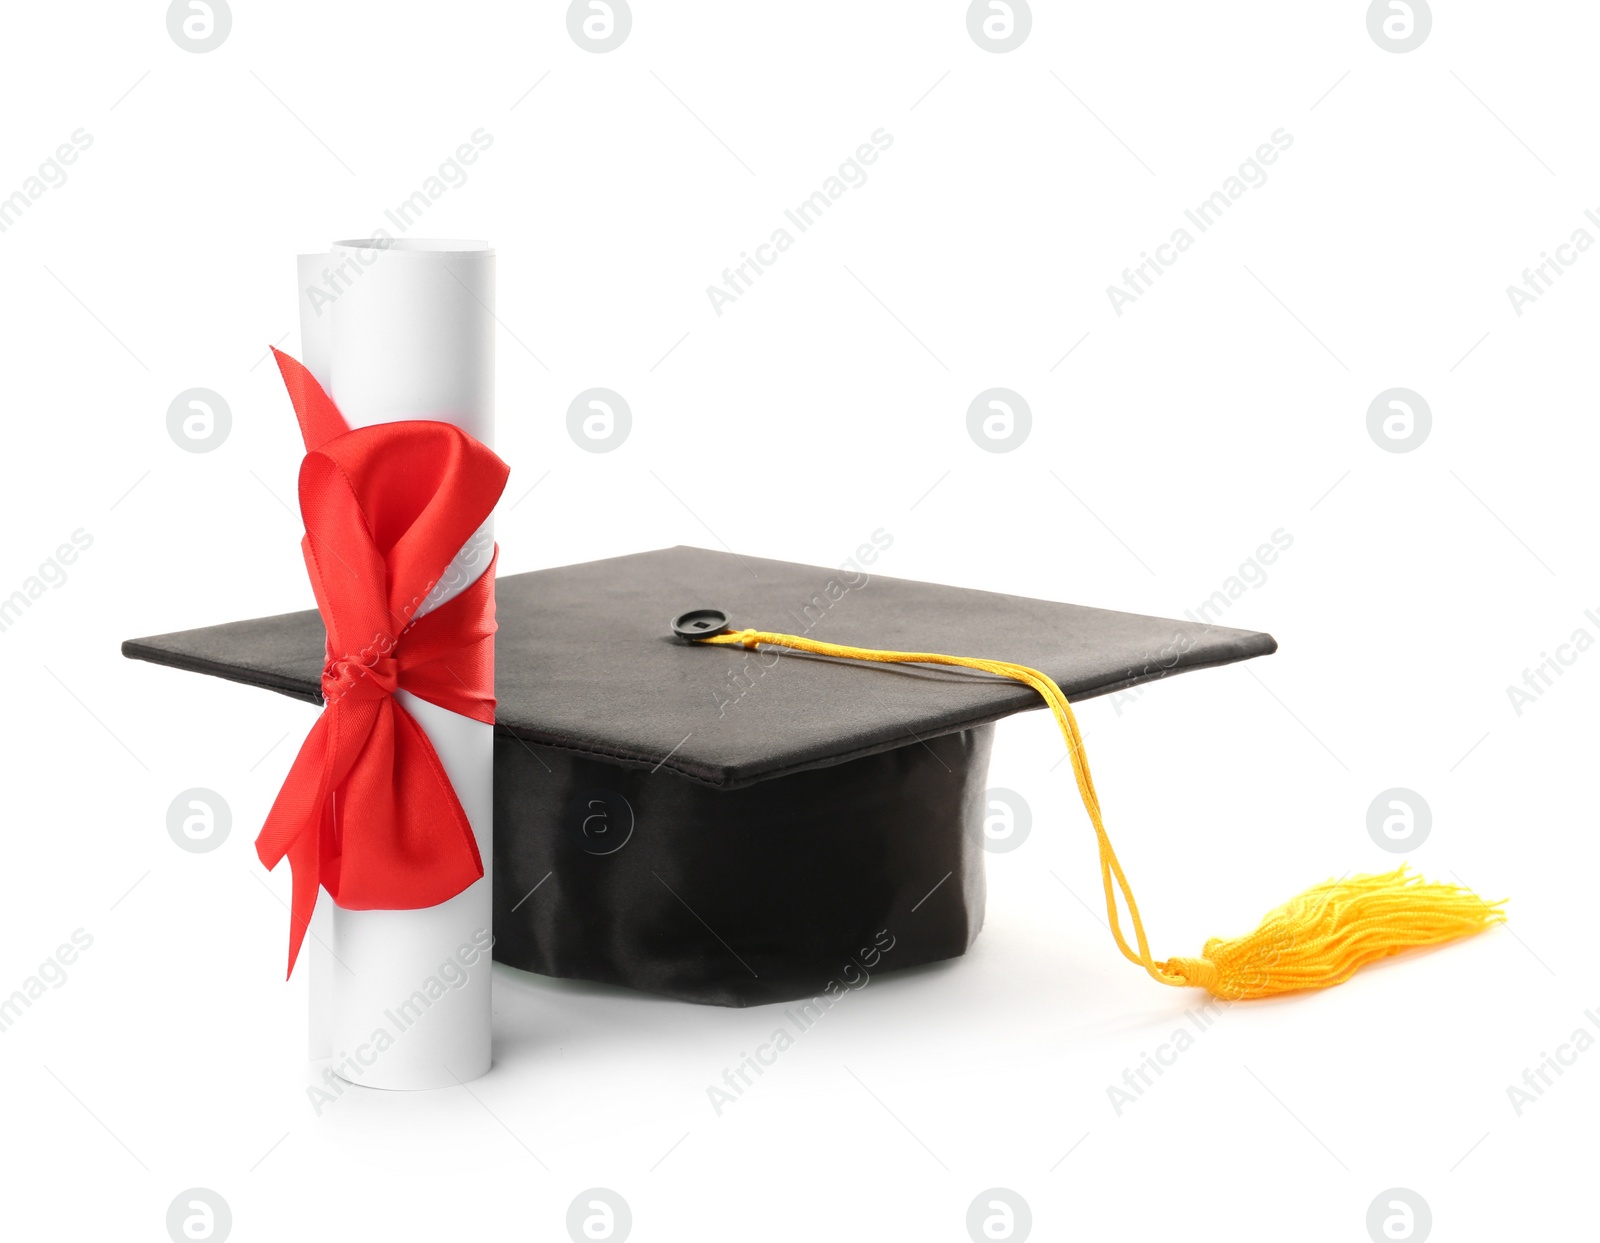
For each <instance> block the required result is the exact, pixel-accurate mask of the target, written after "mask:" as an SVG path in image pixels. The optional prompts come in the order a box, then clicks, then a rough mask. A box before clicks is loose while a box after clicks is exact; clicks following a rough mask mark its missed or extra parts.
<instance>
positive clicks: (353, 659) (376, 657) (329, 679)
mask: <svg viewBox="0 0 1600 1243" xmlns="http://www.w3.org/2000/svg"><path fill="white" fill-rule="evenodd" d="M384 639H385V640H387V642H388V643H389V644H390V647H389V651H388V652H377V651H373V652H371V654H368V652H365V651H364V652H360V653H357V654H356V655H354V656H343V657H339V658H337V659H336V658H335V657H333V656H329V657H328V663H327V664H325V665H323V666H322V702H323V703H324V704H325V705H326V706H328V707H332V706H333V705H334V704H336V703H338V702H339V701H340V700H342V699H344V698H345V697H346V696H348V695H351V694H356V695H358V696H359V697H361V698H364V699H382V698H383V697H384V696H386V695H393V694H394V693H395V691H397V690H399V689H400V662H399V661H398V660H396V659H395V657H394V656H393V655H392V654H390V653H392V651H393V644H394V640H393V639H389V638H388V636H384Z"/></svg>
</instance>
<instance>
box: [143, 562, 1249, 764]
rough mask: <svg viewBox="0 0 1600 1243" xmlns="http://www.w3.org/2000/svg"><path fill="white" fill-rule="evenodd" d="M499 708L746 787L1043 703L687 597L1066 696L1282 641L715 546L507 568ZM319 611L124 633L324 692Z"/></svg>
mask: <svg viewBox="0 0 1600 1243" xmlns="http://www.w3.org/2000/svg"><path fill="white" fill-rule="evenodd" d="M496 599H497V613H498V619H499V627H500V629H499V633H498V634H497V635H496V637H495V670H496V672H495V690H496V695H497V697H498V700H499V704H498V708H497V711H496V716H497V720H498V724H499V726H500V728H501V730H502V731H505V732H509V733H511V734H514V735H516V736H517V737H520V738H522V739H524V740H526V741H529V742H533V743H538V744H542V745H544V746H549V747H554V748H558V749H562V750H567V751H571V752H574V753H577V754H581V755H588V756H591V757H593V758H596V759H606V760H611V761H614V762H617V763H621V764H624V765H628V766H635V765H642V766H644V767H647V768H651V769H655V768H657V767H659V768H660V769H661V770H662V771H672V772H675V773H677V774H679V775H681V776H684V777H687V778H690V779H692V780H694V781H698V782H703V783H705V784H707V785H711V786H715V787H719V788H724V789H735V788H739V787H742V786H747V785H750V784H752V783H755V782H759V781H765V780H768V779H770V778H774V777H781V776H783V775H785V774H788V773H793V772H798V771H801V770H804V769H808V768H819V767H824V766H827V765H831V764H838V763H843V762H845V761H847V760H851V759H855V758H858V757H860V756H866V755H872V754H875V753H878V752H882V751H887V750H891V749H893V748H897V747H903V746H906V745H915V744H916V743H917V742H919V741H922V740H925V739H928V738H933V737H938V736H941V735H944V734H949V733H953V732H956V731H959V730H963V729H967V728H970V727H972V726H976V725H981V724H986V723H988V722H992V721H997V720H999V719H1001V718H1002V717H1006V716H1009V715H1011V714H1012V713H1014V712H1019V711H1023V710H1027V709H1031V708H1037V707H1041V706H1042V701H1041V700H1040V698H1039V697H1038V696H1037V695H1036V694H1035V693H1034V692H1033V691H1031V690H1029V689H1028V688H1027V687H1025V686H1021V685H1018V684H1017V683H1015V682H1008V681H1001V680H998V679H994V678H990V677H987V676H985V675H981V674H971V673H969V672H968V671H966V670H960V669H956V670H947V669H938V670H935V669H930V668H928V667H926V666H916V667H912V668H908V667H905V666H900V667H896V668H888V667H884V666H881V665H863V664H859V663H850V662H839V661H833V660H828V659H824V658H819V657H814V656H809V655H805V654H802V653H795V652H783V653H781V654H779V653H777V652H772V651H763V652H761V653H759V654H758V653H754V652H747V651H745V650H744V649H743V648H739V647H706V646H702V645H696V644H691V643H685V642H683V641H681V640H679V639H676V638H674V637H673V635H672V632H671V620H672V618H673V617H675V616H677V615H678V614H680V613H684V612H686V611H688V610H690V609H693V608H699V607H715V608H719V609H722V610H724V611H725V612H726V613H727V614H728V616H729V618H730V622H731V625H732V626H733V627H734V628H736V629H737V628H743V627H746V626H748V627H753V628H757V629H763V630H775V631H787V632H789V633H793V634H802V635H806V636H808V637H810V638H814V639H819V640H823V641H826V642H829V643H839V644H849V645H854V646H859V647H871V648H887V649H896V650H900V651H923V652H940V653H945V654H949V655H959V656H981V657H989V658H993V659H997V660H1007V661H1014V662H1017V663H1019V664H1024V665H1029V666H1032V667H1034V668H1036V669H1039V670H1042V671H1043V672H1045V673H1047V674H1049V675H1050V676H1051V677H1052V678H1054V679H1055V680H1056V682H1057V683H1059V684H1060V686H1061V689H1062V690H1063V691H1064V692H1065V693H1066V695H1067V697H1068V699H1069V700H1079V699H1086V698H1090V697H1092V696H1095V695H1103V694H1106V693H1108V692H1110V691H1115V690H1119V689H1121V688H1123V687H1127V686H1133V685H1136V684H1138V683H1141V682H1149V681H1153V680H1155V679H1157V678H1161V677H1165V676H1169V675H1170V674H1173V673H1179V672H1183V671H1186V670H1190V669H1200V668H1205V667H1208V666H1212V665H1223V664H1229V663H1232V662H1233V661H1238V660H1246V659H1249V658H1250V657H1253V656H1265V655H1268V654H1270V653H1271V652H1273V651H1275V650H1276V649H1277V644H1276V642H1275V641H1274V640H1273V638H1272V636H1270V635H1267V634H1260V633H1256V632H1253V631H1247V630H1233V629H1228V628H1225V627H1220V626H1210V625H1205V624H1202V623H1199V622H1193V621H1175V620H1165V619H1162V618H1156V617H1145V616H1140V615H1138V614H1133V613H1118V612H1112V611H1109V610H1106V609H1095V608H1085V607H1082V606H1079V605H1074V604H1056V603H1051V602H1048V601H1043V600H1033V599H1028V598H1026V597H1022V596H1010V595H1000V594H996V593H993V592H986V591H973V590H968V589H965V588H957V587H942V586H937V585H934V584H929V583H919V582H912V581H908V580H905V579H896V578H888V577H885V576H882V575H878V574H874V573H872V572H871V571H870V570H869V569H857V568H855V567H854V566H853V565H852V566H850V567H847V568H843V569H836V570H829V569H823V568H819V567H816V566H805V565H795V564H792V563H789V562H784V561H769V560H765V559H762V558H758V557H743V556H737V555H734V554H731V553H725V552H715V551H711V550H707V549H703V548H689V547H678V548H666V549H659V550H657V551H655V552H646V553H638V554H634V555H632V556H625V557H613V558H611V559H609V560H605V561H594V562H589V563H587V564H583V565H571V566H562V567H559V568H556V569H549V570H535V571H533V572H531V573H526V574H512V575H507V576H505V577H502V578H501V579H499V581H498V582H497V584H496ZM324 642H325V640H324V632H323V628H322V622H321V619H320V618H319V617H318V615H317V614H316V612H315V611H307V612H302V613H286V614H282V615H279V616H276V617H263V618H258V619H256V620H253V621H244V622H232V623H229V624H226V625H221V626H208V627H205V628H203V629H199V630H186V631H180V632H177V633H175V634H166V635H156V636H152V637H150V638H144V639H131V640H129V641H128V642H126V643H124V644H123V648H122V650H123V654H124V655H126V656H129V657H132V658H134V659H138V660H148V661H153V662H155V663H156V664H162V665H170V666H173V667H175V668H180V669H188V670H192V671H195V672H200V673H209V674H213V675H216V676H219V677H223V678H227V679H229V680H231V681H236V682H244V683H246V684H249V685H252V686H261V687H265V688H267V689H270V690H275V691H279V692H281V693H283V694H287V695H291V696H294V697H296V698H299V699H304V700H306V701H308V702H310V703H319V702H321V697H320V690H319V686H320V677H321V671H322V664H323V659H324V652H323V647H324Z"/></svg>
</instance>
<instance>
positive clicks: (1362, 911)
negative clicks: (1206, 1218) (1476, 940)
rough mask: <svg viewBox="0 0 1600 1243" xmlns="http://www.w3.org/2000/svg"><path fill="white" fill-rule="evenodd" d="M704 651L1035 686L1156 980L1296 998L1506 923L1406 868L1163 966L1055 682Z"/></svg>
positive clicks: (1241, 994) (1005, 667)
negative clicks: (1375, 965)
mask: <svg viewBox="0 0 1600 1243" xmlns="http://www.w3.org/2000/svg"><path fill="white" fill-rule="evenodd" d="M699 641H700V642H704V643H715V644H719V645H720V644H735V643H737V644H740V645H742V646H744V647H747V648H752V649H753V648H755V647H757V646H759V645H760V644H763V643H765V644H769V645H771V646H773V647H787V648H792V649H793V650H795V651H799V652H812V653H815V654H816V655H819V656H832V657H835V658H836V659H841V660H866V661H874V662H877V663H881V664H896V665H910V664H918V665H957V666H960V667H962V668H966V669H978V670H982V671H983V672H984V673H990V674H993V675H995V676H996V677H1002V678H1010V679H1011V680H1012V681H1014V682H1021V683H1022V684H1023V685H1024V686H1029V687H1032V688H1033V689H1034V690H1035V691H1037V692H1038V693H1039V695H1040V696H1041V697H1042V698H1043V699H1044V701H1045V703H1046V704H1047V705H1049V708H1050V711H1051V714H1052V715H1054V717H1055V719H1056V724H1057V725H1059V726H1060V727H1061V736H1062V737H1063V738H1064V739H1066V743H1067V754H1068V755H1069V756H1070V757H1071V759H1072V773H1073V776H1074V777H1075V778H1076V779H1077V783H1078V795H1079V797H1080V798H1081V799H1082V800H1083V808H1084V810H1085V811H1086V812H1088V813H1089V823H1090V824H1091V825H1092V826H1093V827H1094V833H1095V839H1096V841H1097V842H1098V843H1099V847H1100V879H1101V882H1102V884H1103V886H1104V889H1105V896H1106V915H1107V916H1108V917H1109V921H1110V925H1111V936H1112V938H1113V939H1114V940H1115V941H1116V943H1117V948H1118V949H1119V950H1121V951H1122V954H1123V957H1125V958H1127V959H1128V961H1129V962H1133V963H1137V964H1138V965H1139V966H1141V967H1143V968H1144V969H1145V971H1147V972H1148V973H1149V975H1150V977H1151V978H1152V979H1154V980H1156V981H1158V982H1160V983H1162V984H1170V985H1173V986H1174V987H1191V988H1203V989H1206V990H1207V991H1209V992H1211V993H1212V994H1214V995H1215V996H1217V997H1222V998H1226V999H1228V1000H1244V999H1246V998H1251V997H1270V996H1272V995H1274V994H1276V993H1292V992H1296V991H1298V990H1301V989H1310V988H1329V987H1331V986H1332V985H1335V984H1343V983H1344V982H1345V981H1346V980H1348V979H1349V978H1350V977H1351V976H1352V975H1354V974H1355V973H1356V971H1357V970H1359V969H1360V968H1361V967H1363V966H1365V965H1366V964H1367V963H1369V962H1376V961H1377V960H1378V959H1380V958H1387V957H1389V956H1390V955H1391V954H1398V953H1399V952H1400V951H1401V950H1406V949H1413V948H1417V947H1420V946H1424V945H1442V944H1444V943H1445V942H1447V941H1454V940H1457V939H1459V938H1461V937H1469V936H1472V935H1474V934H1475V933H1479V932H1482V931H1483V930H1484V929H1485V928H1489V927H1491V926H1493V925H1494V924H1498V923H1502V922H1504V920H1505V912H1504V911H1503V910H1502V909H1501V908H1502V907H1503V906H1504V905H1505V901H1504V899H1502V900H1500V901H1498V902H1486V901H1484V899H1482V898H1480V897H1479V896H1478V895H1477V894H1475V893H1473V892H1472V891H1471V890H1470V889H1466V888H1464V887H1462V886H1460V885H1446V884H1438V883H1430V882H1428V881H1425V880H1423V879H1422V878H1421V877H1420V876H1415V875H1411V874H1409V873H1407V872H1406V869H1405V866H1404V865H1401V866H1400V867H1399V868H1397V869H1396V870H1395V871H1393V872H1385V873H1382V874H1379V875H1376V876H1349V877H1342V878H1340V879H1339V880H1332V881H1325V882H1324V883H1323V884H1320V885H1316V886H1313V887H1312V888H1310V889H1308V890H1306V891H1305V892H1304V893H1303V894H1301V895H1300V896H1299V897H1298V898H1295V899H1293V900H1291V901H1289V902H1286V903H1285V904H1284V905H1283V906H1280V907H1279V908H1278V909H1277V910H1275V911H1273V912H1272V913H1271V914H1269V915H1268V916H1267V917H1266V919H1264V920H1263V921H1262V922H1261V926H1260V927H1259V928H1257V929H1256V930H1255V931H1254V932H1252V933H1250V934H1249V935H1248V936H1243V937H1237V938H1235V939H1234V940H1231V941H1225V940H1222V939H1221V938H1220V937H1215V938H1213V939H1211V940H1210V941H1207V942H1206V946H1205V949H1204V950H1203V951H1202V956H1201V957H1199V958H1169V959H1167V960H1166V961H1164V962H1157V961H1156V960H1155V959H1154V958H1153V957H1151V954H1150V946H1149V943H1148V942H1147V940H1146V938H1145V933H1144V921H1143V920H1142V919H1141V918H1140V917H1139V906H1138V903H1136V902H1135V901H1134V900H1133V889H1132V888H1131V887H1130V886H1129V884H1128V878H1127V876H1126V875H1125V874H1124V873H1123V870H1122V864H1121V863H1119V862H1118V861H1117V855H1116V851H1114V850H1113V849H1112V848H1111V839H1110V838H1109V837H1108V836H1107V835H1106V829H1105V825H1104V823H1103V822H1102V820H1101V816H1100V799H1099V796H1098V795H1097V794H1096V793H1095V789H1094V779H1093V778H1092V777H1091V776H1090V775H1089V760H1088V757H1087V756H1086V755H1085V754H1084V751H1083V736H1082V735H1081V734H1080V733H1079V732H1078V721H1077V718H1076V717H1075V716H1074V715H1073V713H1072V706H1071V705H1070V704H1068V703H1067V697H1066V695H1064V694H1063V693H1062V691H1061V688H1060V687H1059V686H1057V685H1056V683H1055V680H1054V679H1053V678H1051V677H1050V676H1049V675H1048V674H1044V673H1040V672H1039V670H1037V669H1030V668H1028V666H1026V665H1017V664H1012V663H1011V662H1010V661H1004V660H981V659H978V658H976V657H970V656H943V655H940V654H939V653H937V652H885V651H878V650H876V649H874V648H866V647H846V646H844V645H842V644H838V643H819V642H818V641H817V640H815V639H806V638H802V637H800V636H798V635H792V634H776V633H773V632H771V631H766V630H740V631H727V632H724V633H720V634H716V635H710V636H707V637H706V638H705V639H702V640H699ZM1119 895H1120V897H1121V899H1122V905H1125V906H1126V907H1127V910H1128V922H1129V923H1130V924H1131V925H1132V927H1133V935H1134V945H1133V946H1130V945H1129V944H1128V942H1127V940H1126V938H1124V936H1123V935H1122V926H1121V922H1120V920H1119V918H1118V902H1117V898H1118V896H1119Z"/></svg>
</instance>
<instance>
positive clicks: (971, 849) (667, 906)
mask: <svg viewBox="0 0 1600 1243" xmlns="http://www.w3.org/2000/svg"><path fill="white" fill-rule="evenodd" d="M993 734H994V727H993V726H992V725H985V726H980V727H978V728H976V729H970V730H962V731H960V732H959V733H954V734H946V735H944V736H943V737H941V738H937V739H934V740H932V741H930V743H929V744H928V746H926V747H924V746H922V745H921V744H918V743H912V744H910V745H909V746H904V747H897V748H895V749H894V750H892V751H884V752H880V753H878V754H876V755H870V756H864V757H862V758H860V759H855V760H851V761H849V762H847V763H844V764H839V765H836V766H834V767H831V768H826V769H810V770H808V771H805V772H798V773H791V774H789V775H788V776H785V777H777V778H774V779H773V780H771V781H763V782H760V783H758V784H756V785H752V786H747V787H745V788H743V789H738V790H716V789H709V788H707V787H706V786H705V785H703V784H701V783H699V782H694V781H687V780H685V779H683V778H682V777H678V776H674V775H670V774H666V773H660V774H656V775H651V774H650V773H649V772H647V771H644V770H641V769H634V768H624V767H622V766H619V765H616V764H612V763H609V762H607V761H604V760H597V759H590V758H587V757H584V756H578V755H574V754H572V753H571V752H567V751H560V750H556V749H555V748H550V747H531V746H530V745H529V744H526V743H524V742H522V741H521V740H519V739H515V738H510V737H501V738H499V739H497V740H496V743H495V814H494V936H495V945H494V957H495V960H496V961H497V962H503V963H508V964H510V965H511V966H513V967H521V968H523V969H525V970H528V971H537V972H539V973H540V974H542V975H553V976H572V977H576V978H579V979H585V980H600V981H604V982H606V983H611V984H623V985H627V986H629V987H631V988H636V989H640V990H642V991H644V992H649V993H658V994H662V995H665V996H669V997H677V998H681V999H682V1000H685V1001H696V1002H705V1003H710V1004H714V1005H724V1006H748V1005H757V1004H760V1003H764V1002H773V1001H789V1000H793V999H795V998H810V997H823V998H828V997H830V996H834V995H838V994H840V993H841V991H842V990H844V989H851V988H860V987H862V986H863V985H864V984H865V983H866V981H867V980H868V979H869V978H871V977H872V976H874V975H877V974H878V973H879V972H880V971H888V970H897V969H900V968H904V967H912V966H917V965H919V964H921V963H926V962H933V961H936V960H938V959H943V958H952V957H955V956H957V955H959V954H963V953H965V952H966V950H967V949H968V948H969V947H970V946H971V944H972V942H973V939H974V938H975V937H976V936H977V935H978V929H979V928H980V927H981V926H982V923H983V905H984V874H983V859H984V855H983V845H982V840H983V839H982V824H983V815H984V790H985V786H986V778H987V773H988V767H989V748H990V744H991V741H992V738H993ZM821 1004H826V1003H825V1002H824V1003H821Z"/></svg>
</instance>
